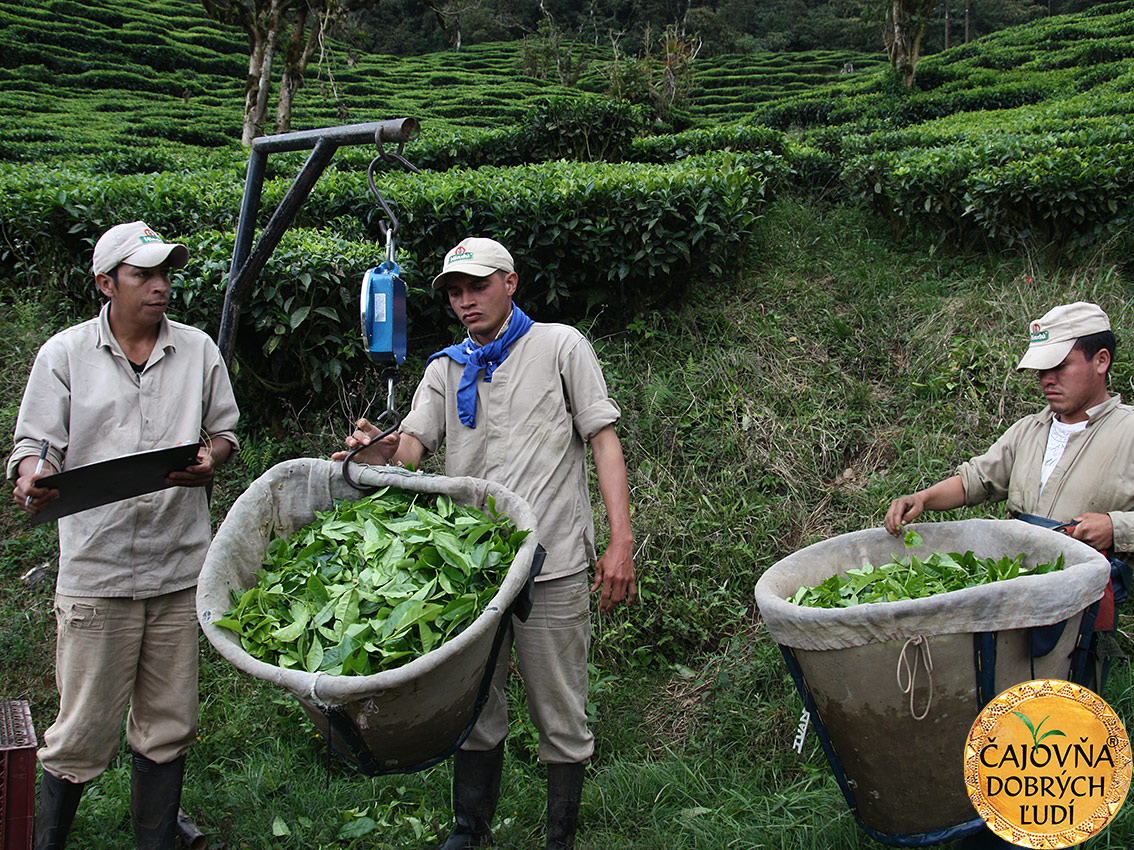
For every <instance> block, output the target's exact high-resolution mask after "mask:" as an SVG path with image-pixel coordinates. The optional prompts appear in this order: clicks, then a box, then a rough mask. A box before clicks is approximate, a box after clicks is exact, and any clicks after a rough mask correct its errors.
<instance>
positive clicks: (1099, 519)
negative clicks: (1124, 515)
mask: <svg viewBox="0 0 1134 850" xmlns="http://www.w3.org/2000/svg"><path fill="white" fill-rule="evenodd" d="M1075 522H1077V523H1078V525H1075V526H1072V527H1071V528H1070V529H1069V531H1070V532H1071V536H1072V537H1074V538H1075V539H1076V540H1082V541H1083V542H1084V543H1086V544H1087V545H1088V546H1091V547H1093V548H1095V549H1098V550H1099V551H1100V552H1105V551H1107V550H1108V549H1111V548H1113V547H1114V523H1113V522H1111V519H1110V514H1095V513H1089V514H1079V515H1078V516H1077V517H1075Z"/></svg>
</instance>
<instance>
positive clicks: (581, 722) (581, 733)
mask: <svg viewBox="0 0 1134 850" xmlns="http://www.w3.org/2000/svg"><path fill="white" fill-rule="evenodd" d="M513 645H515V649H516V665H517V667H518V668H519V671H520V676H521V677H522V678H523V681H524V691H525V693H526V695H527V702H528V716H529V717H531V719H532V723H533V724H535V727H536V729H538V730H539V760H540V761H542V762H549V763H553V764H567V763H574V762H586V761H588V760H589V759H590V757H591V754H592V753H593V752H594V748H595V747H594V735H592V734H591V731H590V729H588V728H587V656H588V653H589V651H590V645H591V606H590V593H589V588H588V584H587V572H586V571H585V570H583V571H581V572H578V573H575V574H574V575H570V576H564V577H563V578H557V579H552V580H551V581H541V582H536V585H535V604H534V605H533V606H532V612H531V615H530V616H529V617H528V620H527V622H526V623H521V622H520V621H519V620H515V619H513V621H512V626H511V628H510V629H509V630H508V633H507V635H505V638H504V643H503V645H502V646H501V647H500V657H499V658H498V659H497V661H496V670H495V673H494V675H493V678H492V687H491V689H490V691H489V694H488V701H487V702H486V703H485V706H484V709H483V710H482V711H481V714H480V718H479V719H478V720H477V723H476V726H474V727H473V729H472V732H471V733H470V734H469V737H468V739H467V740H466V741H465V743H464V744H463V745H462V749H465V750H490V749H492V748H493V747H495V746H496V745H497V744H499V743H500V742H501V741H503V740H504V738H505V737H506V736H507V735H508V705H507V701H506V700H505V698H504V684H505V682H506V681H507V678H508V659H509V657H510V655H511V648H512V646H513Z"/></svg>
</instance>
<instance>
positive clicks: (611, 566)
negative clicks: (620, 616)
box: [591, 541, 638, 611]
mask: <svg viewBox="0 0 1134 850" xmlns="http://www.w3.org/2000/svg"><path fill="white" fill-rule="evenodd" d="M600 587H601V588H602V594H601V595H600V596H599V610H601V611H610V610H611V609H613V608H614V606H616V605H618V603H620V602H625V603H626V604H627V605H629V604H630V603H632V602H633V601H634V597H635V596H636V595H637V592H638V590H637V586H636V585H635V582H634V543H633V541H629V542H627V543H625V544H621V545H620V544H611V545H610V546H608V547H607V549H606V551H605V552H603V555H602V557H601V558H599V559H598V563H597V564H595V583H594V584H593V585H592V586H591V592H592V593H593V592H594V591H596V590H598V589H599V588H600Z"/></svg>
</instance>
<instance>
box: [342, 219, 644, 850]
mask: <svg viewBox="0 0 1134 850" xmlns="http://www.w3.org/2000/svg"><path fill="white" fill-rule="evenodd" d="M518 279H519V278H518V276H517V274H516V271H515V266H514V263H513V260H512V256H511V254H509V253H508V251H507V249H505V247H504V246H503V245H501V244H500V243H499V242H496V241H495V240H492V239H481V238H470V239H465V240H464V241H462V242H461V243H460V244H459V245H457V246H456V247H455V248H453V249H452V250H451V251H449V252H448V253H447V254H446V255H445V261H444V264H443V266H442V271H441V273H440V274H439V275H437V277H435V278H434V279H433V288H434V289H440V290H442V291H443V292H445V293H446V294H447V296H448V299H449V306H450V307H452V308H453V312H454V313H456V315H457V318H458V319H460V321H461V324H463V325H464V326H465V327H466V328H467V329H468V337H467V338H466V339H465V340H463V341H462V342H460V343H458V344H457V345H453V346H450V347H449V348H446V349H444V350H443V351H440V352H438V353H437V354H435V355H433V357H432V358H430V363H429V365H428V367H427V368H426V370H425V375H424V377H423V378H422V380H421V383H420V384H419V385H418V388H417V391H416V392H415V394H414V398H413V408H412V410H411V412H410V413H409V415H408V416H406V418H405V420H404V421H403V422H402V423H401V426H400V430H399V432H398V433H396V434H393V435H391V436H390V437H387V438H385V439H384V440H382V441H380V442H377V443H375V444H374V445H373V446H372V447H371V449H368V450H366V451H363V452H361V453H360V454H359V455H358V459H359V460H362V461H369V462H378V463H389V464H394V465H409V464H413V465H417V464H418V463H420V461H421V459H422V458H423V457H424V456H425V455H426V454H428V453H432V452H435V451H437V449H438V448H440V446H441V444H442V443H444V444H445V474H446V475H452V476H460V475H469V476H473V477H476V478H483V479H487V480H489V481H495V482H498V483H500V484H503V485H504V486H505V487H507V488H508V489H510V490H512V491H513V492H515V493H516V494H517V495H519V496H520V497H521V498H523V499H525V500H526V501H527V502H528V504H529V505H531V508H532V511H533V512H534V514H535V516H536V521H537V524H538V528H539V535H540V542H541V543H542V544H543V546H544V547H545V548H546V549H547V559H546V561H545V563H544V568H543V571H542V573H541V574H540V576H539V578H538V579H537V580H536V585H535V602H534V605H533V607H532V612H531V614H530V615H529V617H528V619H527V621H526V622H524V623H520V622H518V621H513V623H512V628H511V629H510V631H509V636H508V639H507V640H506V641H505V644H504V646H505V647H508V646H510V645H513V644H514V645H515V648H516V657H517V664H518V667H519V670H520V674H521V675H522V676H523V679H524V686H525V690H526V693H527V701H528V708H529V712H530V714H531V718H532V721H533V723H534V724H535V726H536V728H537V729H538V730H539V758H540V761H543V762H545V763H546V764H547V784H548V788H547V797H548V799H547V847H548V848H554V849H555V850H565V849H566V848H570V847H573V846H574V842H575V830H576V824H577V820H578V814H579V801H580V796H581V793H582V786H583V773H584V765H585V764H586V763H587V762H588V761H589V760H590V757H591V754H592V752H593V751H594V736H593V735H592V734H591V732H590V730H589V729H588V728H587V716H586V703H587V652H588V647H589V645H590V629H591V623H590V600H589V596H588V593H587V577H586V570H587V567H588V566H589V564H590V563H592V562H594V561H595V545H594V528H593V521H592V516H591V505H590V496H589V494H588V488H587V472H586V465H585V460H586V444H588V443H589V444H590V447H591V451H592V452H593V453H594V458H595V470H596V472H597V473H598V482H599V489H600V490H601V491H602V498H603V502H604V504H605V506H606V511H607V516H608V518H609V521H610V544H609V546H608V548H607V550H606V552H605V553H604V554H603V556H602V557H601V558H599V559H598V561H597V563H596V564H595V579H594V584H593V586H592V588H591V589H592V590H597V589H599V588H601V589H602V593H601V597H600V606H601V607H602V608H603V610H608V609H610V608H613V607H614V606H615V605H616V604H618V603H619V602H623V601H625V602H627V603H630V602H632V601H633V599H634V593H635V588H634V559H633V540H632V538H631V532H630V510H629V492H628V488H627V483H626V465H625V462H624V460H623V456H622V446H621V443H620V442H619V440H618V436H617V434H616V433H615V430H614V425H615V423H616V422H617V421H618V418H619V415H620V413H619V409H618V406H617V405H616V404H615V403H614V401H613V400H612V399H611V398H609V396H608V395H607V389H606V381H605V379H604V378H603V374H602V369H601V367H600V366H599V362H598V358H597V357H596V356H595V353H594V350H593V349H592V348H591V345H590V343H589V342H588V341H587V340H586V338H585V337H583V335H582V334H581V333H579V332H578V331H577V330H575V329H574V328H570V327H568V326H566V325H560V324H549V323H543V322H533V321H532V320H531V319H530V318H528V316H526V315H525V314H524V312H523V311H522V310H520V308H519V307H517V306H516V305H515V304H513V303H512V295H513V293H514V292H515V291H516V285H517V282H518ZM378 433H379V432H378V430H377V429H376V428H375V427H374V426H373V425H372V424H371V423H369V422H367V421H366V420H365V419H363V420H360V421H359V422H358V430H356V431H355V432H354V434H353V435H352V436H351V437H349V438H348V439H347V445H348V446H350V447H351V448H355V447H357V446H359V445H367V444H369V443H370V441H371V439H372V438H373V437H374V436H375V435H377V434H378ZM344 455H345V453H339V454H338V455H337V457H339V458H341V457H343V456H344ZM507 674H508V664H507V663H506V661H504V662H502V663H499V664H497V666H496V675H495V677H494V681H493V683H492V688H491V690H490V693H489V696H488V702H487V704H486V705H485V707H484V709H483V711H482V713H481V715H480V718H479V720H478V721H477V723H476V725H475V726H474V728H473V730H472V732H471V734H470V735H469V737H468V739H467V740H466V741H465V743H464V744H463V745H462V747H461V749H460V750H458V751H457V754H456V756H455V758H454V764H453V808H454V814H455V819H456V825H455V826H454V827H453V831H452V833H451V834H450V835H449V837H448V839H447V840H446V841H445V842H444V844H442V850H459V848H464V847H477V846H481V845H483V844H487V843H490V842H491V840H492V833H491V831H490V826H491V824H492V818H493V815H494V814H495V811H496V803H497V799H498V796H499V791H500V777H501V772H502V768H503V763H504V738H505V737H506V735H507V734H508V716H507V706H506V705H505V702H504V684H505V678H506V676H507Z"/></svg>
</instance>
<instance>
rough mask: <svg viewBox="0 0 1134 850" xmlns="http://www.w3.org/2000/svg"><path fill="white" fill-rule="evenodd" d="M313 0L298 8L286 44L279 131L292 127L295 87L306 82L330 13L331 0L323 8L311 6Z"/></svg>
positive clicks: (277, 127)
mask: <svg viewBox="0 0 1134 850" xmlns="http://www.w3.org/2000/svg"><path fill="white" fill-rule="evenodd" d="M313 5H314V4H312V3H310V2H309V3H305V4H303V5H302V6H300V7H299V9H298V10H297V11H296V15H295V20H294V22H293V24H292V28H291V38H290V39H289V41H288V44H287V54H286V56H285V58H284V70H283V77H282V78H281V79H280V97H279V103H278V104H277V106H276V132H277V133H287V132H290V131H291V106H292V103H293V102H294V100H295V92H296V90H297V89H298V88H299V87H300V86H301V85H303V76H304V75H305V74H306V73H307V65H308V64H309V63H310V61H311V56H312V54H314V52H315V47H316V46H317V45H318V44H319V41H320V38H321V37H322V33H323V27H324V25H325V24H326V22H327V17H328V16H329V15H330V14H331V11H332V9H331V6H332V5H333V3H332V2H326V3H324V4H323V7H322V8H321V9H319V8H312V7H313Z"/></svg>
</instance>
